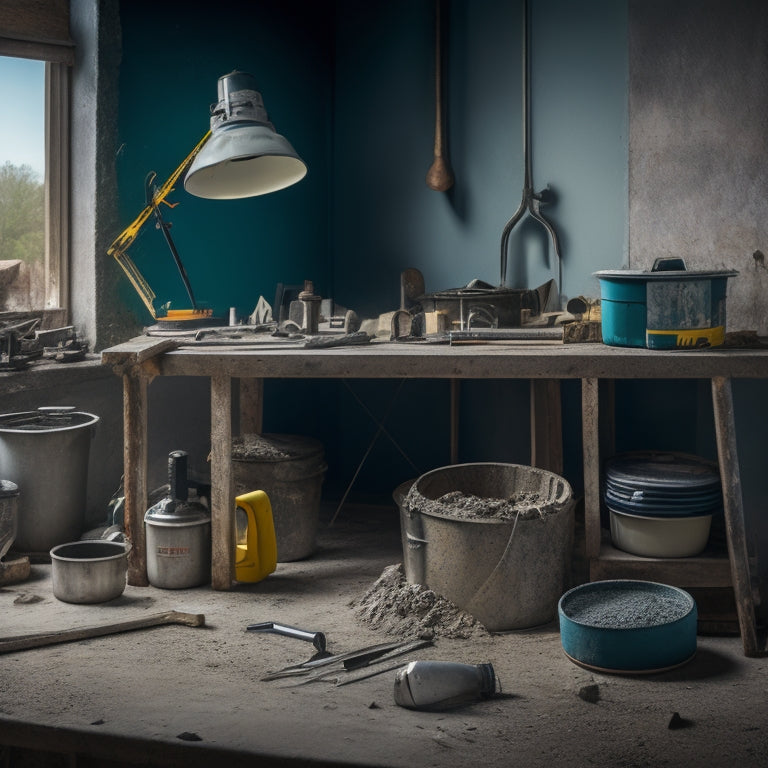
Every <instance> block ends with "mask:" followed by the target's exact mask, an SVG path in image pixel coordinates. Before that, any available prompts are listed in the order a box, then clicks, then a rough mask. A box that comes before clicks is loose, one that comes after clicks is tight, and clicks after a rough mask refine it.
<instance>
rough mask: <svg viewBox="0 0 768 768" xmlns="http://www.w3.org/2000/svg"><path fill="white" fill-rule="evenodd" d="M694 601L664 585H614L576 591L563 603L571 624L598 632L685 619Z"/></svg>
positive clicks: (658, 624) (657, 624) (636, 627)
mask: <svg viewBox="0 0 768 768" xmlns="http://www.w3.org/2000/svg"><path fill="white" fill-rule="evenodd" d="M692 607H693V598H691V597H690V596H689V595H687V594H686V593H685V592H681V591H678V590H675V589H670V588H669V587H665V586H664V585H654V584H647V585H644V584H637V585H615V586H610V587H606V588H585V589H583V590H579V589H577V590H575V591H574V592H573V593H572V594H571V595H570V596H569V597H567V598H566V599H565V600H564V601H563V606H562V609H563V613H564V614H565V616H566V617H567V618H569V619H571V621H575V622H576V623H578V624H585V625H587V626H591V627H599V628H600V629H640V628H642V627H658V626H662V625H664V624H670V623H672V622H674V621H677V620H678V619H682V618H683V617H684V616H686V615H687V614H688V613H689V612H690V610H691V608H692Z"/></svg>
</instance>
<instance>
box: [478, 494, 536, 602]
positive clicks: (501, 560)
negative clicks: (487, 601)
mask: <svg viewBox="0 0 768 768" xmlns="http://www.w3.org/2000/svg"><path fill="white" fill-rule="evenodd" d="M521 511H522V510H521V509H518V510H517V514H516V515H515V522H514V523H513V525H512V531H511V532H510V534H509V539H508V540H507V546H506V547H504V552H503V553H502V555H501V557H500V558H499V562H498V563H496V565H495V567H494V569H493V570H492V571H491V572H490V574H489V575H488V578H487V579H486V580H485V581H484V582H483V583H482V584H481V585H480V586H479V587H478V589H477V592H475V594H474V595H472V598H471V599H470V600H469V602H468V605H467V612H468V613H471V614H472V615H473V616H474V615H475V612H474V609H473V607H474V605H475V603H476V602H477V600H479V599H482V595H483V593H484V592H485V591H487V590H488V588H489V587H488V585H489V584H490V583H491V581H492V580H493V578H494V576H496V574H497V572H498V571H499V570H500V569H501V566H502V564H503V563H505V562H506V560H507V555H508V554H509V552H510V551H511V549H512V542H513V541H514V538H515V531H516V530H517V521H518V520H519V519H520V512H521Z"/></svg>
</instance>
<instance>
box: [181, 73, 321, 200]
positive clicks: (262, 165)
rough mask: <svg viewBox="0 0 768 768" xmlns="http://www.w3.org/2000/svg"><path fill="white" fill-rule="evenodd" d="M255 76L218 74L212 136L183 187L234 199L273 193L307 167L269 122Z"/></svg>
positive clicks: (208, 195) (202, 194)
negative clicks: (221, 75) (256, 88)
mask: <svg viewBox="0 0 768 768" xmlns="http://www.w3.org/2000/svg"><path fill="white" fill-rule="evenodd" d="M254 82H255V80H254V78H253V76H252V75H249V74H248V73H246V72H231V73H230V74H228V75H224V76H223V77H220V78H219V84H218V91H219V101H218V103H217V104H216V105H215V107H214V108H213V110H212V113H211V138H210V139H209V140H208V141H207V142H206V143H205V144H204V145H203V147H202V149H201V150H200V152H198V154H197V156H196V157H195V159H194V161H193V162H192V165H191V166H190V168H189V171H188V172H187V175H186V178H185V179H184V188H185V189H186V191H187V192H189V193H190V194H193V195H197V196H198V197H205V198H210V199H214V200H233V199H237V198H241V197H252V196H255V195H264V194H267V193H269V192H276V191H277V190H279V189H283V188H285V187H288V186H290V185H291V184H295V183H296V182H297V181H300V180H301V179H303V178H304V176H305V175H306V173H307V166H306V165H305V164H304V162H303V161H302V160H301V158H300V157H299V156H298V155H297V153H296V150H294V148H293V147H292V146H291V145H290V143H289V142H288V141H287V140H286V139H285V137H283V136H281V135H280V134H278V133H277V132H276V131H275V129H274V126H273V125H272V123H270V122H269V118H268V116H267V112H266V110H265V109H264V103H263V101H262V98H261V94H260V93H258V91H256V90H255V86H254Z"/></svg>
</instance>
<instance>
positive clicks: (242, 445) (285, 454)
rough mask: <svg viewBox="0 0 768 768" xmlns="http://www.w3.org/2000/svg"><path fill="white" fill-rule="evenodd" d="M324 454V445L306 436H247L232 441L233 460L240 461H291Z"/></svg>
mask: <svg viewBox="0 0 768 768" xmlns="http://www.w3.org/2000/svg"><path fill="white" fill-rule="evenodd" d="M315 454H317V455H318V456H321V455H322V454H323V444H322V443H321V442H320V441H319V440H316V439H315V438H314V437H307V436H306V435H281V434H264V435H257V434H247V435H241V436H239V437H236V438H234V440H232V458H233V459H235V460H238V461H265V462H273V461H290V460H292V459H305V458H309V457H311V456H314V455H315Z"/></svg>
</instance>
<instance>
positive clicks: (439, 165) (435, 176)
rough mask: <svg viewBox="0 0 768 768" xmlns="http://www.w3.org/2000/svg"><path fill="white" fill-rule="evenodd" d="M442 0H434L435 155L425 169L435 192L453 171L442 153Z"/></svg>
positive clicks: (445, 185) (450, 178)
mask: <svg viewBox="0 0 768 768" xmlns="http://www.w3.org/2000/svg"><path fill="white" fill-rule="evenodd" d="M443 2H444V0H435V153H434V154H435V157H434V160H433V161H432V165H431V166H430V167H429V170H428V171H427V186H428V187H429V188H430V189H434V190H435V191H436V192H445V191H446V190H448V189H450V188H451V187H452V186H453V171H451V168H450V165H449V164H448V160H447V159H446V157H445V154H444V147H443V145H444V143H445V142H444V140H443V139H444V136H443V86H442V70H443V57H442V38H443V23H442V19H441V13H440V11H441V6H442V4H443Z"/></svg>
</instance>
